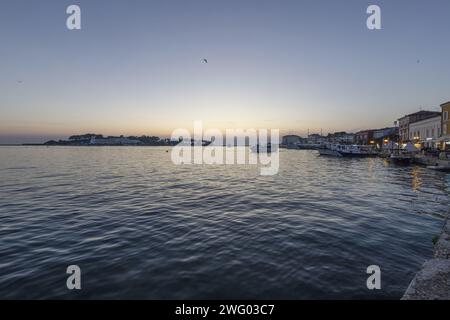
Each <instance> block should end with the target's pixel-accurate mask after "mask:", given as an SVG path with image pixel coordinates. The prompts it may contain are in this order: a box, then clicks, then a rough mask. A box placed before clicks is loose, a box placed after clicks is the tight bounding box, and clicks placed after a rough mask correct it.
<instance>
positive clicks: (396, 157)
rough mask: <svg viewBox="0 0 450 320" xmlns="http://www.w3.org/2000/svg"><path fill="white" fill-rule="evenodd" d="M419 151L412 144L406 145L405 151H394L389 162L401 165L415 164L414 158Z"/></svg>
mask: <svg viewBox="0 0 450 320" xmlns="http://www.w3.org/2000/svg"><path fill="white" fill-rule="evenodd" d="M418 152H419V149H417V148H416V147H415V146H414V145H413V144H412V143H411V142H408V143H407V144H406V147H404V148H403V149H397V150H393V152H392V153H391V156H390V157H389V158H388V160H389V161H390V162H392V163H395V164H399V165H409V164H412V163H413V162H414V157H415V156H416V155H417V154H418Z"/></svg>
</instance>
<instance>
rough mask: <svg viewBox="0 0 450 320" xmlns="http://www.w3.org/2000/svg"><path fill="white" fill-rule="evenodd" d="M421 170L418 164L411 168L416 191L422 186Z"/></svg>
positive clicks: (413, 185)
mask: <svg viewBox="0 0 450 320" xmlns="http://www.w3.org/2000/svg"><path fill="white" fill-rule="evenodd" d="M420 171H421V169H420V168H419V167H417V166H415V167H413V168H412V170H411V175H412V177H413V179H412V188H413V190H414V191H418V190H419V189H420V187H421V186H422V180H421V179H420Z"/></svg>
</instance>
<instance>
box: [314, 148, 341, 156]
mask: <svg viewBox="0 0 450 320" xmlns="http://www.w3.org/2000/svg"><path fill="white" fill-rule="evenodd" d="M318 151H319V154H320V155H321V156H330V157H342V154H340V153H339V152H338V151H336V150H332V149H329V148H321V149H318Z"/></svg>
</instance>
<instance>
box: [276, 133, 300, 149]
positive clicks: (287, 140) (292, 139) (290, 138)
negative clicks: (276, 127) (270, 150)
mask: <svg viewBox="0 0 450 320" xmlns="http://www.w3.org/2000/svg"><path fill="white" fill-rule="evenodd" d="M301 141H302V137H300V136H297V135H293V134H290V135H287V136H283V138H282V139H281V144H283V145H285V146H288V145H292V144H296V143H300V142H301Z"/></svg>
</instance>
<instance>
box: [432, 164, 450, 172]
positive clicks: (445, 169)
mask: <svg viewBox="0 0 450 320" xmlns="http://www.w3.org/2000/svg"><path fill="white" fill-rule="evenodd" d="M427 169H431V170H436V171H442V172H450V165H436V166H427Z"/></svg>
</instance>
